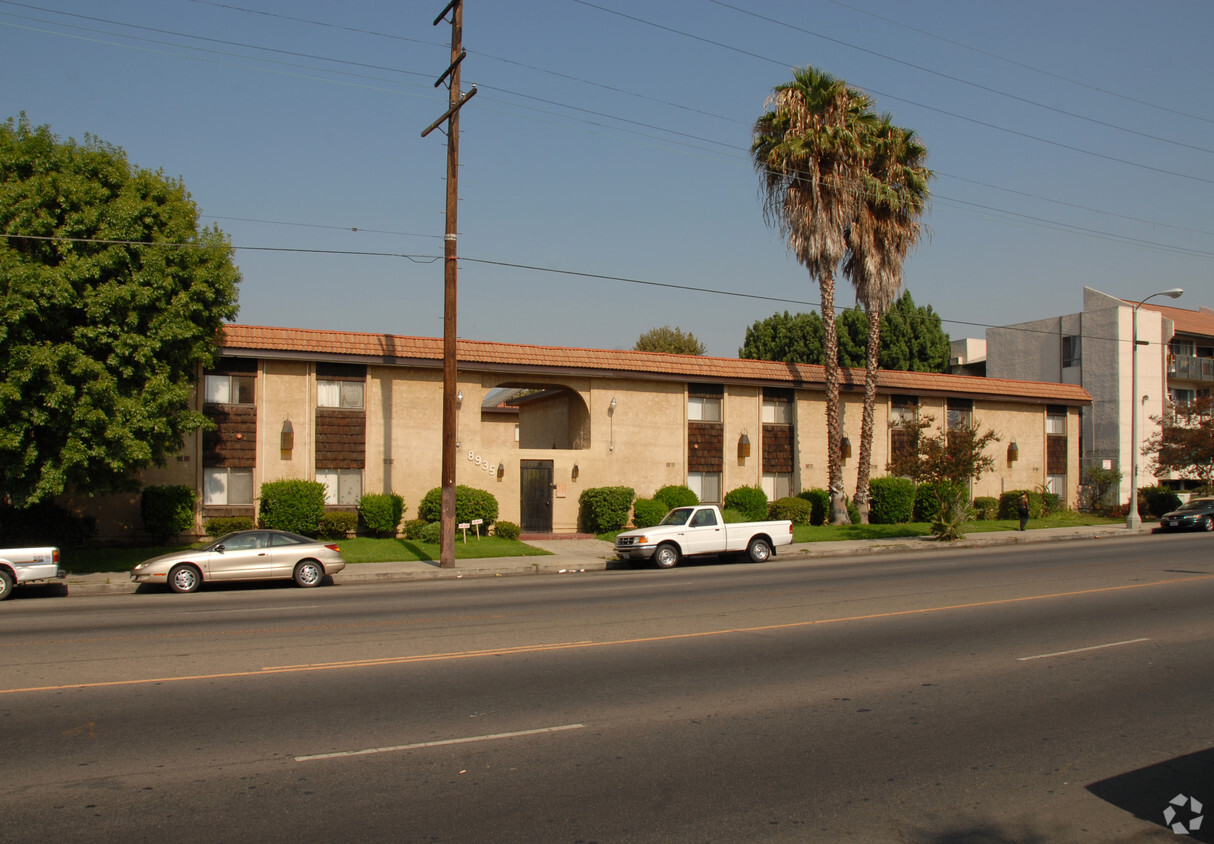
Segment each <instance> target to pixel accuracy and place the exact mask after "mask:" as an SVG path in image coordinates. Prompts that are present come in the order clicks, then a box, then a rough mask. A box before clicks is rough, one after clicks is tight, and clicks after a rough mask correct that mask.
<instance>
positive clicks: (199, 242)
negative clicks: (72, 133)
mask: <svg viewBox="0 0 1214 844" xmlns="http://www.w3.org/2000/svg"><path fill="white" fill-rule="evenodd" d="M239 281H240V274H239V272H238V271H237V269H236V267H235V266H234V265H233V262H232V249H231V246H230V244H229V243H228V241H227V238H226V237H225V236H224V235H223V234H222V233H221V232H220V231H219V230H218V229H216V228H213V227H211V228H199V223H198V208H197V207H196V206H195V205H194V203H193V201H192V200H191V199H190V195H189V193H188V192H187V191H186V189H185V187H184V185H183V184H182V183H181V182H180V181H179V180H177V179H171V178H166V177H165V176H164V174H163V173H161V172H151V171H148V170H144V169H141V168H137V167H134V166H132V165H131V164H130V163H129V162H128V161H127V158H126V154H125V153H124V152H123V151H122V150H121V149H120V148H118V147H115V146H111V145H109V144H107V143H104V142H102V141H100V140H98V139H96V138H93V137H91V136H86V137H85V141H84V143H77V142H76V141H74V140H68V141H66V142H61V141H60V140H59V139H58V138H57V137H56V136H55V135H53V134H52V133H51V131H50V129H49V128H48V127H46V126H40V127H36V128H35V127H32V126H31V125H30V124H29V122H28V120H27V119H26V117H25V115H24V114H23V115H22V116H21V118H20V119H19V120H13V119H11V118H10V119H9V120H8V121H6V123H4V124H3V125H0V494H3V495H4V496H6V497H7V498H8V500H9V501H10V502H11V503H12V504H14V505H16V506H26V505H29V504H33V503H35V502H38V501H42V500H45V499H48V498H50V497H52V496H55V495H58V494H60V493H64V492H67V491H69V490H76V491H82V492H104V491H107V490H113V489H121V488H126V487H128V486H130V480H129V479H130V477H131V474H132V473H133V472H135V471H137V470H139V469H142V468H145V467H148V466H153V465H160V464H163V463H164V462H165V461H166V459H167V458H168V457H169V456H171V455H172V454H173V453H174V452H176V451H177V450H179V449H180V448H181V445H182V437H183V436H184V435H185V434H186V433H188V432H190V431H193V430H195V429H197V428H199V427H200V426H201V425H203V424H204V420H203V417H202V416H201V414H199V413H198V412H196V411H191V410H190V409H189V399H190V396H191V394H192V385H193V382H194V379H195V377H196V375H197V373H198V369H199V366H200V365H206V364H208V363H210V362H211V359H212V354H213V352H214V349H215V341H216V337H217V335H218V332H219V330H220V327H221V325H222V324H223V323H224V322H225V321H228V320H231V319H232V318H234V317H235V315H236V310H237V305H236V289H237V284H238V282H239Z"/></svg>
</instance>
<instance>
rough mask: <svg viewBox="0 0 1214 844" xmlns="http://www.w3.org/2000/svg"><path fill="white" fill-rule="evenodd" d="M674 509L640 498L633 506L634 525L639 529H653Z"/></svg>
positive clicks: (650, 499) (659, 502) (658, 502)
mask: <svg viewBox="0 0 1214 844" xmlns="http://www.w3.org/2000/svg"><path fill="white" fill-rule="evenodd" d="M672 509H674V508H672V507H667V506H666V505H665V504H663V503H662V502H661V501H655V500H654V499H652V498H638V499H637V500H636V501H635V502H633V505H632V525H633V527H639V528H647V527H653V526H654V525H656V524H658V523H659V522H661V521H662V519H664V518H666V513H667V512H669V511H670V510H672Z"/></svg>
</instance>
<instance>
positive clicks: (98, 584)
mask: <svg viewBox="0 0 1214 844" xmlns="http://www.w3.org/2000/svg"><path fill="white" fill-rule="evenodd" d="M1150 532H1151V530H1150V528H1149V527H1144V528H1143V529H1140V530H1138V531H1130V530H1128V529H1127V528H1125V527H1124V526H1107V527H1096V528H1045V529H1041V530H1035V531H1034V530H1029V531H1025V532H1024V533H1021V532H1019V531H1001V532H998V533H982V534H974V535H971V536H969V537H966V538H965V539H961V540H958V541H957V542H948V543H942V542H939V541H937V540H936V539H935V538H933V537H930V536H915V537H898V538H895V539H876V540H844V541H834V542H802V543H796V544H794V545H791V546H789V547H788V548H786V549H780V550H781V552H782V553H779V554H777V557H776V559H777V560H788V559H792V560H798V559H800V560H823V559H836V558H849V557H862V556H871V555H875V554H896V553H923V552H928V551H936V552H948V551H962V550H974V549H977V548H990V547H1005V546H1015V545H1027V544H1038V543H1042V542H1067V541H1075V540H1084V539H1110V538H1129V537H1134V536H1139V535H1141V534H1144V533H1150ZM552 544H553V545H556V544H557V543H555V542H553V543H552ZM558 547H559V546H558ZM603 548H604V556H588V555H587V553H586V551H585V550H583V552H582V553H577V554H561V553H559V552H558V553H554V554H552V555H550V556H536V557H503V558H498V559H496V560H493V559H485V560H468V561H465V564H464V565H457V566H456V567H455V568H446V569H444V568H440V567H439V566H438V564H437V563H434V562H420V561H414V562H404V563H354V564H351V565H348V566H347V567H346V568H345V570H343V571H341V572H340V573H338V574H336V575H334V576H333V577H332V582H333V583H335V584H337V585H341V584H346V583H350V584H355V583H400V582H404V581H409V580H461V579H473V578H487V577H526V576H534V575H553V574H581V573H585V572H592V571H612V570H623V569H629V568H631V566H630V564H629V563H626V562H624V561H622V560H617V559H615V558H614V555H613V554H612V553H611V546H610V545H608V544H607V543H603ZM21 590H22V591H24V592H27V593H28V592H32V591H34V590H42V591H43V592H45V593H49V594H62V593H64V592H66V594H68V595H124V594H135V593H136V592H139V591H152V590H155V591H160V590H159V589H158V588H157V587H147V588H146V589H145V588H144V587H141V586H140V584H137V583H134V582H133V581H131V580H130V578H129V575H128V573H127V572H125V571H121V572H108V573H106V572H100V573H96V574H86V575H69V576H68V577H67V579H66V580H64V581H61V582H57V583H49V584H41V585H39V584H33V585H29V586H23V587H21Z"/></svg>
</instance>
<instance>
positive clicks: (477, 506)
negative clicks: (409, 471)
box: [417, 484, 497, 533]
mask: <svg viewBox="0 0 1214 844" xmlns="http://www.w3.org/2000/svg"><path fill="white" fill-rule="evenodd" d="M417 517H418V518H419V519H421V520H422V521H425V522H440V521H442V518H443V490H442V487H437V486H436V487H435V488H434V489H432V490H430V491H429V492H427V493H426V495H425V497H424V498H423V499H422V501H421V503H420V504H418V505H417ZM476 519H480V520H482V521H483V522H484V524H483V525H482V526H481V531H482V533H483V532H485V531H488V530H489V526H490V525H492V524H493V523H494V522H496V521H497V499H496V498H494V497H493V494H492V493H489V492H486V491H485V490H483V489H477V488H476V487H470V486H464V485H463V484H460V485H458V486H456V488H455V523H456V524H459V523H460V522H473V521H475V520H476Z"/></svg>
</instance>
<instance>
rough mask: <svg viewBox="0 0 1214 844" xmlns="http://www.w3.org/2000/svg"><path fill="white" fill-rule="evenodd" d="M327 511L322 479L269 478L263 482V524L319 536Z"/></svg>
mask: <svg viewBox="0 0 1214 844" xmlns="http://www.w3.org/2000/svg"><path fill="white" fill-rule="evenodd" d="M324 514H325V485H324V484H322V483H320V482H319V481H300V480H294V481H270V482H269V483H264V484H262V485H261V508H260V514H259V521H260V522H261V526H262V527H264V528H269V529H270V530H285V531H289V532H291V533H298V534H301V535H302V536H316V535H317V534H318V533H319V530H320V520H321V517H322V516H324Z"/></svg>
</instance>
